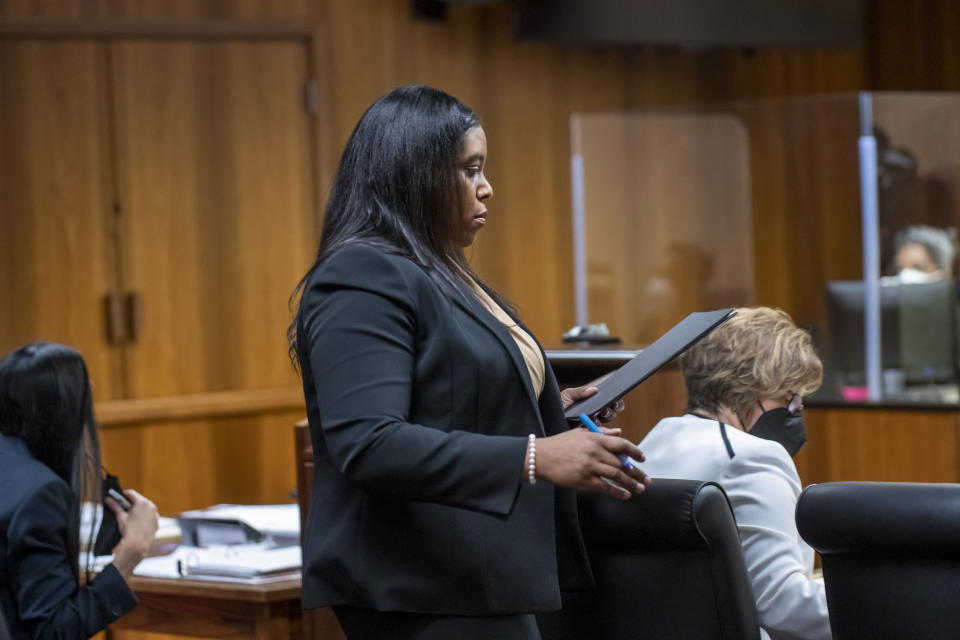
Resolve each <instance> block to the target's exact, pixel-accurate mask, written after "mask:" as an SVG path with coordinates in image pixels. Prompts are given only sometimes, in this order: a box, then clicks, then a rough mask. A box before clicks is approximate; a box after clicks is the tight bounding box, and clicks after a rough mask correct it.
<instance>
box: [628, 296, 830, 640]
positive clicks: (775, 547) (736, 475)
mask: <svg viewBox="0 0 960 640" xmlns="http://www.w3.org/2000/svg"><path fill="white" fill-rule="evenodd" d="M680 368H681V370H682V371H683V376H684V379H685V381H686V386H687V394H688V400H687V405H688V413H687V414H686V415H685V416H682V417H679V418H666V419H664V420H661V421H660V422H659V423H658V424H657V425H656V426H655V427H654V428H653V429H652V430H651V431H650V433H649V434H648V435H647V437H646V438H644V439H643V442H642V443H640V447H641V448H642V450H643V451H644V452H645V454H646V458H647V462H646V463H645V464H644V465H643V466H644V471H646V472H647V473H648V474H649V475H650V476H651V477H653V478H687V479H692V480H712V481H715V482H717V483H719V484H720V485H721V486H722V487H723V488H724V490H725V491H726V493H727V496H728V497H729V498H730V504H731V505H732V506H733V512H734V516H735V517H736V520H737V528H738V530H739V532H740V540H741V543H742V545H743V556H744V561H745V562H746V567H747V573H748V575H749V576H750V582H751V585H752V587H753V593H754V596H755V598H756V600H757V610H758V612H759V615H760V625H761V626H762V627H763V629H764V633H762V634H761V635H762V636H763V637H766V638H774V639H778V638H780V639H787V638H789V639H791V640H793V639H806V640H815V639H816V640H829V639H830V637H831V633H830V621H829V618H828V616H827V601H826V595H825V593H824V588H823V583H822V582H820V581H818V580H814V579H813V578H811V571H812V570H813V550H812V549H811V548H810V547H809V546H807V544H806V543H805V542H803V540H802V539H801V538H800V535H799V534H798V533H797V527H796V524H795V522H794V510H795V508H796V505H797V497H798V496H799V495H800V489H801V487H800V478H799V477H798V475H797V469H796V467H795V466H794V464H793V460H792V456H793V455H794V454H796V453H797V451H798V450H799V449H800V447H801V446H802V445H803V443H804V442H805V440H806V437H805V435H804V431H803V422H802V419H801V414H800V411H801V409H802V406H803V404H802V398H803V396H804V395H806V394H808V393H810V392H812V391H814V390H816V389H817V387H819V386H820V382H821V379H822V376H823V367H822V365H821V363H820V359H819V358H818V357H817V354H816V353H815V352H814V350H813V345H812V343H811V340H810V336H809V334H808V333H807V332H806V331H803V330H802V329H799V328H797V326H796V325H795V324H793V321H792V320H791V319H790V316H788V315H787V314H786V313H784V312H783V311H780V310H778V309H770V308H766V307H759V308H755V309H738V310H737V315H735V316H734V317H733V318H731V319H730V320H728V321H727V322H726V323H724V324H722V325H720V326H719V327H718V328H717V329H716V330H714V331H713V332H712V333H710V334H709V335H708V336H707V337H706V338H704V339H703V340H701V341H700V342H698V343H697V344H696V345H694V346H693V347H692V348H690V349H689V350H688V351H687V352H686V353H684V354H683V355H682V356H681V358H680Z"/></svg>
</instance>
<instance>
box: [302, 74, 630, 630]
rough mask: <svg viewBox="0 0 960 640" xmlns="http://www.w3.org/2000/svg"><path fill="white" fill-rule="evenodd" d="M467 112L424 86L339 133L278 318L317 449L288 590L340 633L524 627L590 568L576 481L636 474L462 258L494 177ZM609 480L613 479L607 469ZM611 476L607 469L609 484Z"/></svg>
mask: <svg viewBox="0 0 960 640" xmlns="http://www.w3.org/2000/svg"><path fill="white" fill-rule="evenodd" d="M485 160H486V138H485V134H484V131H483V129H482V127H481V126H480V123H479V120H478V118H477V116H476V115H475V114H474V113H473V112H472V111H470V110H469V109H468V108H467V107H465V106H464V105H463V104H461V103H460V102H459V101H457V100H456V99H455V98H453V97H451V96H449V95H447V94H445V93H443V92H441V91H438V90H436V89H430V88H427V87H403V88H400V89H397V90H394V91H392V92H390V93H389V94H387V95H385V96H383V97H382V98H380V99H379V100H378V101H377V102H376V103H374V104H373V105H372V106H371V107H370V108H369V109H368V110H367V112H366V113H365V114H364V116H363V118H362V119H361V120H360V122H359V123H358V124H357V127H356V129H355V130H354V132H353V134H352V135H351V137H350V140H349V141H348V143H347V146H346V149H345V150H344V153H343V156H342V158H341V161H340V167H339V170H338V173H337V177H336V181H335V184H334V186H333V190H332V192H331V195H330V199H329V202H328V204H327V209H326V214H325V219H324V226H323V233H322V237H321V241H320V248H319V251H318V256H317V261H316V263H315V264H314V265H313V267H312V268H311V269H310V271H309V272H308V273H307V275H306V276H305V277H304V279H303V280H302V281H301V283H300V287H302V296H301V300H300V307H299V312H298V314H297V318H296V320H295V322H294V325H293V327H292V331H293V333H294V335H293V336H292V337H293V340H292V347H291V348H292V350H293V352H294V354H295V356H296V358H297V360H298V362H299V365H300V368H301V372H302V376H303V386H304V394H305V396H306V404H307V416H308V418H309V422H310V431H311V437H312V440H313V450H314V458H315V460H314V465H315V466H314V485H313V494H312V498H311V503H310V512H309V518H308V522H307V529H306V532H305V536H304V568H303V600H304V606H305V607H307V608H313V607H321V606H333V608H334V611H335V612H336V614H337V617H338V619H339V620H340V622H341V625H342V626H343V628H344V630H345V632H346V634H347V636H348V638H350V640H355V639H357V638H360V639H364V638H405V639H406V638H450V637H457V638H466V637H476V638H503V639H509V638H518V639H519V638H523V639H528V638H538V637H539V633H538V631H537V628H536V623H535V621H534V617H533V615H532V613H533V612H536V611H545V610H551V609H558V608H559V607H560V605H561V595H560V594H561V591H566V590H579V589H588V588H590V587H591V586H592V577H591V574H590V569H589V566H588V564H587V560H586V554H585V552H584V548H583V543H582V540H581V536H580V532H579V528H578V524H577V515H576V507H575V500H574V495H573V491H572V489H573V488H582V489H594V490H598V491H604V492H607V493H609V494H610V495H612V496H615V497H620V498H628V497H629V496H630V493H631V492H639V491H642V490H643V487H644V484H645V483H647V482H648V479H647V478H646V476H645V475H644V474H643V473H642V472H641V471H639V470H636V469H632V470H629V471H628V470H625V469H624V468H623V467H622V466H621V463H620V461H619V459H618V458H617V455H618V454H626V455H631V456H634V457H635V458H638V459H639V458H641V453H640V451H639V450H638V449H637V448H636V447H635V446H633V445H632V444H631V443H630V442H628V441H627V440H624V439H622V438H619V437H616V435H615V434H616V433H617V431H616V430H607V432H606V434H604V435H595V434H591V433H589V432H587V431H586V430H584V429H573V430H568V429H567V426H566V423H565V421H564V416H563V407H564V404H569V403H570V402H572V401H574V400H575V399H578V398H581V397H586V396H588V395H590V394H591V393H593V392H594V390H592V389H586V390H585V389H578V390H569V391H566V392H564V394H561V392H560V390H559V388H558V387H557V383H556V380H555V379H554V377H553V373H552V371H551V370H550V367H549V366H548V365H547V364H546V362H545V357H544V354H543V351H542V349H541V348H540V346H539V344H538V343H537V342H536V341H535V340H534V339H533V337H532V336H531V335H530V332H529V331H528V330H527V329H526V327H524V326H523V324H522V323H521V322H520V321H519V319H517V317H516V314H515V313H514V312H513V310H512V309H511V307H510V306H509V305H508V304H506V303H505V302H504V300H503V299H502V298H501V297H500V296H498V295H497V294H496V292H494V291H492V290H491V289H490V288H488V287H487V286H485V285H484V284H483V282H482V281H481V280H480V279H479V277H478V276H477V275H476V274H474V273H473V271H472V270H471V269H470V266H469V265H468V263H467V261H466V259H465V258H464V254H463V248H464V247H467V246H469V245H470V244H471V243H472V242H473V238H474V236H475V235H476V233H477V232H478V231H479V230H480V229H482V228H483V227H484V226H485V225H486V222H487V209H486V202H487V200H488V199H489V198H490V196H491V195H492V188H491V187H490V184H489V182H487V180H486V178H485V177H484V174H483V169H484V164H485ZM605 480H610V481H612V483H613V484H611V483H608V482H606V481H605ZM616 485H619V487H618V486H616Z"/></svg>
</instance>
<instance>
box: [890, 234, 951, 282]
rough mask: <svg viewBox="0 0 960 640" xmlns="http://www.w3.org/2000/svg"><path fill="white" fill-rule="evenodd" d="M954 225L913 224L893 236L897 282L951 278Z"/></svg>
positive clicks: (894, 266)
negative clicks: (947, 227)
mask: <svg viewBox="0 0 960 640" xmlns="http://www.w3.org/2000/svg"><path fill="white" fill-rule="evenodd" d="M955 233H956V231H955V230H954V229H938V228H936V227H928V226H925V225H913V226H910V227H906V228H904V229H901V230H900V231H898V232H897V235H896V236H894V239H893V244H894V251H895V253H894V256H893V268H894V270H895V271H896V273H897V276H896V277H897V280H898V282H899V283H904V284H910V283H914V282H933V281H936V280H944V279H947V278H950V277H951V276H952V272H953V260H954V256H955V254H956V248H955V245H956V241H955V238H954V235H955Z"/></svg>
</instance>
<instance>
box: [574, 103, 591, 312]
mask: <svg viewBox="0 0 960 640" xmlns="http://www.w3.org/2000/svg"><path fill="white" fill-rule="evenodd" d="M570 138H571V140H570V148H571V150H572V154H571V156H570V187H571V191H572V196H573V289H574V300H575V304H576V314H577V324H578V325H581V326H584V325H586V324H587V231H586V220H585V214H584V208H585V205H584V195H583V156H581V155H580V122H579V120H578V119H577V116H573V117H571V118H570Z"/></svg>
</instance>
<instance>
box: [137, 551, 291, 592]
mask: <svg viewBox="0 0 960 640" xmlns="http://www.w3.org/2000/svg"><path fill="white" fill-rule="evenodd" d="M302 565H303V559H302V554H301V551H300V546H299V545H294V546H287V547H272V546H270V545H267V544H263V543H261V544H240V545H218V546H212V547H204V548H199V547H188V546H180V547H178V548H177V549H176V550H175V551H174V552H173V553H171V554H168V555H165V556H156V557H153V558H146V559H144V560H143V561H142V562H141V563H140V564H139V565H137V568H136V569H134V574H135V575H138V576H145V577H151V578H200V579H209V580H219V581H226V582H244V583H251V582H253V583H259V582H268V581H274V580H283V579H288V578H290V577H291V576H295V575H297V574H298V573H299V571H300V568H301V566H302Z"/></svg>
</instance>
